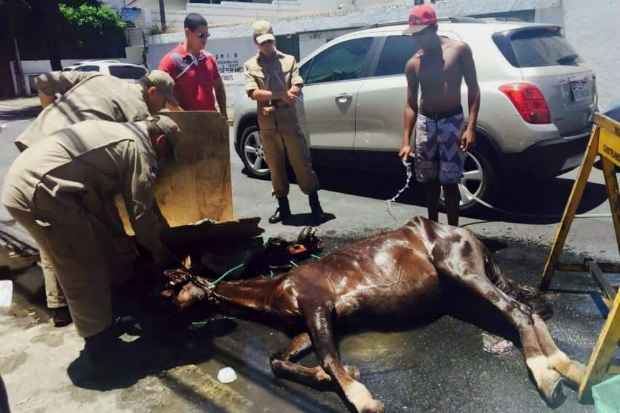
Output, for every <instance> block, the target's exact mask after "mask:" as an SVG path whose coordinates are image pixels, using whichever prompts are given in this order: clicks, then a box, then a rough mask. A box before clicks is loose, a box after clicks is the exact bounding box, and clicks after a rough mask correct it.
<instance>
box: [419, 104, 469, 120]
mask: <svg viewBox="0 0 620 413" xmlns="http://www.w3.org/2000/svg"><path fill="white" fill-rule="evenodd" d="M420 114H421V115H423V116H425V117H427V118H429V119H433V120H439V119H445V118H450V117H452V116H456V115H461V114H463V107H462V106H459V107H457V108H455V109H453V110H450V111H447V112H433V113H429V112H426V111H424V110H420Z"/></svg>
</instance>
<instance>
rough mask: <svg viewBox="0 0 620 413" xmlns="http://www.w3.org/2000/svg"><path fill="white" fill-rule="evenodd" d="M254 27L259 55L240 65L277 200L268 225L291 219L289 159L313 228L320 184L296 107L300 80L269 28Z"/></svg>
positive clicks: (294, 64) (319, 212)
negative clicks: (255, 107) (254, 105)
mask: <svg viewBox="0 0 620 413" xmlns="http://www.w3.org/2000/svg"><path fill="white" fill-rule="evenodd" d="M253 28H254V43H256V46H257V48H258V54H257V55H256V56H254V57H252V58H251V59H249V60H248V61H247V62H245V68H244V69H245V77H246V87H245V90H246V92H247V94H248V96H249V97H250V98H251V99H254V100H256V101H257V104H258V126H259V129H260V137H261V141H262V145H263V150H264V151H265V158H266V161H267V165H268V166H269V170H270V172H271V181H272V185H273V192H274V194H275V196H276V198H277V199H278V208H277V209H276V212H275V213H274V214H273V215H272V216H271V217H270V218H269V222H271V223H276V222H280V221H286V220H287V219H288V218H289V217H290V215H291V209H290V207H289V203H288V198H287V196H288V191H289V181H288V175H287V170H286V159H287V158H288V161H289V162H290V164H291V166H292V167H293V172H294V173H295V177H296V178H297V183H298V184H299V187H300V188H301V190H302V191H303V192H304V193H305V194H307V195H308V198H309V202H310V208H311V210H312V218H313V221H314V223H315V224H317V225H318V224H320V223H322V222H323V221H324V219H325V216H324V213H323V210H322V208H321V204H320V203H319V196H318V192H317V191H318V190H319V181H318V179H317V177H316V174H315V173H314V170H313V169H312V160H311V158H310V151H309V149H308V144H307V142H306V137H305V136H304V133H303V131H302V129H301V127H300V124H299V119H298V117H297V109H296V107H295V105H296V103H297V100H298V98H299V96H300V95H301V88H302V86H303V83H304V81H303V79H302V78H301V76H300V75H299V67H298V65H297V62H296V61H295V58H294V57H293V56H290V55H287V54H284V53H282V52H280V51H279V50H278V49H276V44H275V41H276V38H275V36H274V35H273V30H272V28H271V24H270V23H269V22H267V21H264V20H260V21H257V22H255V23H254V26H253Z"/></svg>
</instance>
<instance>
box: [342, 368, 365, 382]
mask: <svg viewBox="0 0 620 413" xmlns="http://www.w3.org/2000/svg"><path fill="white" fill-rule="evenodd" d="M344 369H345V370H346V372H347V373H348V374H349V376H351V377H353V378H354V379H355V380H356V381H359V379H360V377H361V374H360V369H358V368H357V367H355V366H344Z"/></svg>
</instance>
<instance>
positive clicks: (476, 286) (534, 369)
mask: <svg viewBox="0 0 620 413" xmlns="http://www.w3.org/2000/svg"><path fill="white" fill-rule="evenodd" d="M450 274H451V275H452V276H453V277H455V278H456V279H457V280H458V281H459V282H461V283H462V284H464V285H465V286H466V287H468V288H469V289H471V290H473V291H474V292H475V293H476V295H478V296H479V297H480V298H482V299H483V300H485V301H488V302H490V303H491V304H493V305H494V306H495V307H496V308H497V309H498V310H499V311H501V313H502V314H503V315H504V317H505V318H506V319H508V321H510V323H512V325H513V326H514V327H515V328H516V329H517V331H518V332H519V335H520V337H521V343H522V345H523V353H524V356H525V363H526V365H527V367H528V368H529V370H530V372H531V373H532V376H533V377H534V381H535V382H536V385H537V387H538V389H539V390H540V392H541V393H542V395H543V396H544V397H545V399H546V400H547V402H548V403H549V404H552V405H553V404H556V403H557V402H558V401H559V400H560V399H561V397H562V391H561V390H562V386H561V376H560V375H559V374H558V373H557V372H556V371H555V370H553V369H552V368H551V366H550V365H549V361H548V360H547V357H546V356H545V354H544V352H543V350H542V349H541V347H540V344H539V342H538V338H537V335H536V331H535V329H534V320H533V319H532V315H531V311H530V309H529V307H527V306H525V305H523V304H521V303H519V302H518V301H516V300H514V299H513V298H512V297H510V296H508V295H507V294H506V293H504V292H503V291H502V290H500V289H499V288H497V287H496V286H495V284H493V283H492V282H491V281H490V280H489V279H488V278H487V277H486V276H485V275H479V274H472V273H463V274H455V273H454V272H450Z"/></svg>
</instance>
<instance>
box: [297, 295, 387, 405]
mask: <svg viewBox="0 0 620 413" xmlns="http://www.w3.org/2000/svg"><path fill="white" fill-rule="evenodd" d="M301 307H302V311H303V314H304V317H305V319H306V323H307V325H308V331H309V332H310V337H311V339H312V344H313V345H314V348H315V349H316V352H317V355H318V357H319V360H320V361H321V365H322V366H323V369H324V370H325V371H326V372H327V373H329V375H330V376H331V377H332V379H333V380H334V381H335V382H336V383H338V385H339V386H340V389H341V390H342V392H343V393H344V395H345V397H346V398H347V400H348V401H349V403H351V404H352V405H353V406H354V407H355V409H356V410H357V412H358V413H381V412H383V403H381V402H380V401H378V400H375V399H374V398H373V397H372V394H370V392H369V391H368V389H367V388H366V386H364V385H363V384H362V383H360V382H358V381H357V380H355V379H354V378H353V377H352V376H351V374H350V373H349V371H347V368H346V367H345V366H344V365H343V364H342V362H341V361H340V357H339V355H338V351H337V350H336V344H335V341H334V335H333V319H332V317H333V315H334V312H333V311H334V310H333V305H326V304H325V303H316V302H312V301H310V302H305V303H301Z"/></svg>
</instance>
